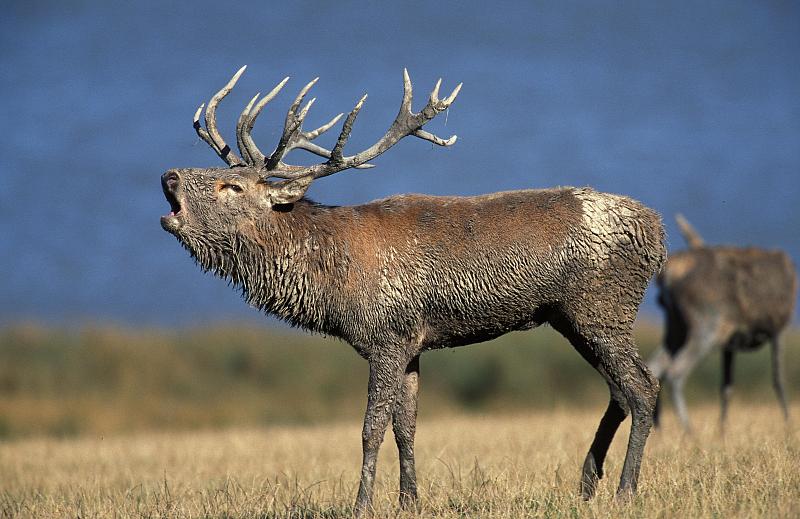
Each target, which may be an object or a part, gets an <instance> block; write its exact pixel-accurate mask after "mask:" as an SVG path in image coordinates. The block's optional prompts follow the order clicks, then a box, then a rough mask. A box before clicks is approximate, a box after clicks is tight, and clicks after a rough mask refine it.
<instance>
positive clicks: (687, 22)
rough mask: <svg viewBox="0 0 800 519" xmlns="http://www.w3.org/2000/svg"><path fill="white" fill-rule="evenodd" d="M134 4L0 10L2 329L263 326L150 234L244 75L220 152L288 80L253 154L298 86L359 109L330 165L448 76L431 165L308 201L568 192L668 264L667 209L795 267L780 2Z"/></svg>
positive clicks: (171, 244) (384, 163) (798, 251)
mask: <svg viewBox="0 0 800 519" xmlns="http://www.w3.org/2000/svg"><path fill="white" fill-rule="evenodd" d="M153 4H154V5H149V6H145V5H144V4H142V3H138V2H113V1H112V2H80V1H70V2H63V1H26V2H21V1H20V2H13V1H12V2H9V3H4V8H3V16H2V17H0V99H2V102H0V122H1V123H2V128H3V135H2V139H0V267H1V268H2V277H0V322H12V321H17V320H20V319H25V320H35V321H37V322H38V321H43V322H52V323H56V324H58V323H69V322H87V321H90V322H97V321H112V322H119V323H122V324H126V325H147V326H172V325H180V326H184V325H192V324H197V323H205V322H209V321H225V320H237V321H251V320H252V321H253V322H255V321H258V322H262V317H261V316H260V315H259V314H258V313H257V312H256V311H255V310H253V309H250V308H248V307H247V306H246V305H245V304H244V303H243V302H242V301H241V300H240V299H239V296H238V295H237V293H236V292H235V291H233V290H231V289H230V288H228V287H227V286H226V285H225V283H224V282H222V281H220V280H217V279H214V278H212V277H210V276H208V275H205V274H203V273H201V271H200V270H199V269H198V268H196V267H195V266H194V265H193V264H192V261H191V259H190V258H189V256H188V255H187V254H186V252H185V251H184V250H183V249H182V248H181V247H180V246H179V245H178V244H177V243H176V241H175V239H174V238H173V237H172V236H170V235H168V234H167V233H165V232H164V231H162V230H161V228H160V225H159V216H160V215H161V214H163V213H165V212H167V211H168V205H167V203H166V201H165V200H164V198H163V195H162V193H161V188H160V184H159V177H160V175H161V173H162V172H163V171H165V170H166V169H168V168H170V167H185V166H209V165H217V166H219V165H222V162H221V161H220V160H219V159H218V158H217V157H216V156H215V155H214V153H213V152H212V151H211V149H210V148H209V147H208V146H207V145H206V144H205V143H203V142H202V141H200V140H199V139H198V138H197V136H196V135H195V133H194V131H193V130H192V127H191V118H192V115H193V114H194V111H195V109H196V108H197V106H198V105H199V104H200V103H201V102H204V101H206V100H207V99H208V98H209V97H210V96H211V95H212V94H213V93H214V92H215V91H216V90H217V89H219V88H220V87H221V86H222V85H223V84H224V83H225V82H226V81H227V80H228V78H229V77H230V76H231V74H233V72H235V71H236V70H237V69H238V68H239V67H240V66H241V65H243V64H247V65H249V67H248V70H247V72H246V73H245V75H244V76H243V78H242V80H241V81H240V82H239V85H238V86H237V88H236V89H235V90H234V92H233V93H232V94H231V95H230V96H229V97H228V98H226V99H225V101H223V103H222V104H221V108H220V110H219V120H220V127H221V129H222V131H223V134H224V135H225V136H226V137H227V139H228V142H230V143H233V141H234V140H235V139H234V138H233V133H232V129H233V125H234V124H235V119H236V117H237V116H238V114H239V112H240V111H241V109H242V108H243V107H244V105H245V103H246V102H247V100H249V99H250V97H251V96H252V95H253V94H254V93H255V92H257V91H261V92H264V91H265V90H268V89H269V88H271V87H272V86H273V85H274V84H275V83H277V82H278V81H279V80H280V79H281V78H283V77H284V76H286V75H290V76H292V81H291V82H290V83H289V85H288V87H287V88H286V89H285V91H284V93H282V95H281V96H280V97H278V99H276V100H275V101H273V103H271V105H270V106H269V107H268V108H267V110H266V111H265V113H264V114H262V116H261V118H260V119H259V123H258V124H257V126H256V129H255V132H254V134H255V136H256V139H257V141H258V142H259V143H260V145H261V148H262V149H265V150H271V149H272V147H273V146H274V145H275V143H277V140H278V137H279V135H280V132H281V129H282V121H283V117H284V114H285V110H286V108H287V107H288V105H289V103H290V102H291V99H292V98H293V97H294V94H295V93H296V92H297V90H298V89H299V88H300V87H301V86H302V85H303V84H305V82H307V81H308V80H310V79H311V78H313V77H315V76H320V77H321V79H320V81H319V83H318V84H317V86H316V87H315V88H314V91H313V95H315V96H317V98H318V100H317V103H316V104H315V106H314V110H313V111H312V113H311V114H310V116H309V121H308V123H307V124H306V126H307V127H309V128H312V127H314V126H315V125H317V124H320V123H322V122H325V121H327V120H328V119H329V118H330V117H331V116H332V115H334V114H336V113H339V112H342V111H347V110H349V109H350V108H351V107H352V106H353V104H354V102H355V101H356V100H357V99H358V98H359V97H360V96H361V95H362V94H363V93H364V92H365V91H366V92H369V94H370V97H369V100H368V101H367V104H366V106H365V108H364V110H363V111H362V113H361V115H360V117H359V121H358V123H357V125H356V127H355V130H354V132H353V137H352V139H351V141H350V143H349V149H350V150H351V151H352V150H358V149H361V148H363V147H365V146H367V145H369V144H371V143H372V142H373V141H374V140H375V139H377V138H378V137H379V136H380V135H381V134H382V133H383V131H384V130H385V129H386V127H387V125H388V124H389V123H390V122H391V121H392V119H393V118H394V116H395V114H396V112H397V107H398V105H399V102H400V97H401V94H402V83H401V78H402V75H401V74H402V69H403V67H408V69H409V71H410V73H411V76H412V79H413V80H414V85H415V88H416V92H417V102H416V103H415V107H417V108H419V107H420V106H421V104H422V103H424V100H425V98H426V97H427V94H428V92H429V91H430V88H431V87H432V86H433V83H434V82H435V80H436V79H437V78H438V77H439V76H441V77H443V78H444V85H443V91H446V92H449V91H450V89H451V88H452V87H454V86H455V85H456V84H457V83H458V82H461V81H463V82H464V88H463V90H462V92H461V94H460V96H459V98H458V100H457V101H456V103H455V104H454V105H453V107H452V108H451V109H450V110H449V112H448V113H447V114H446V116H444V117H440V118H441V119H442V120H441V121H438V120H437V121H435V122H434V124H432V128H431V130H432V131H435V132H436V133H438V134H440V135H450V134H452V133H456V134H458V136H459V141H458V143H457V144H456V145H455V146H454V147H453V148H451V149H441V148H436V149H434V148H433V146H432V145H430V144H429V143H426V142H423V141H420V140H418V139H407V141H408V142H405V141H404V142H402V143H401V144H400V145H398V146H397V147H396V148H395V149H394V150H392V151H391V152H389V153H387V154H386V155H385V156H382V157H380V158H379V159H378V160H376V161H375V163H376V164H378V166H379V167H378V168H376V169H373V170H369V171H351V172H345V173H340V174H338V175H336V176H334V177H331V178H328V179H324V180H320V181H318V182H317V183H316V184H315V185H314V186H313V187H312V189H311V193H310V194H311V196H312V198H314V199H316V200H318V201H321V202H324V203H329V204H357V203H361V202H366V201H369V200H371V199H374V198H379V197H383V196H387V195H390V194H394V193H402V192H425V193H432V194H461V195H468V194H477V193H483V192H489V191H497V190H505V189H516V188H530V187H551V186H556V185H578V186H581V185H590V186H593V187H595V188H597V189H600V190H604V191H611V192H616V193H623V194H627V195H630V196H632V197H634V198H637V199H639V200H641V201H643V202H644V203H645V204H647V205H650V206H651V207H654V208H655V209H657V210H658V211H660V212H661V213H662V214H663V215H664V217H665V221H666V224H667V229H668V231H669V233H670V237H669V246H670V249H671V250H675V249H678V248H681V247H683V243H682V241H681V239H680V237H679V235H678V234H677V230H676V227H675V225H674V220H673V215H674V213H676V212H682V213H684V214H685V215H686V216H687V217H688V218H689V220H690V221H692V222H693V223H694V225H695V226H696V227H697V229H698V230H699V231H700V233H701V234H702V235H703V236H704V237H705V238H706V239H707V241H709V242H713V243H718V242H719V243H722V242H725V243H734V244H755V245H761V246H767V247H780V248H784V249H786V250H787V251H788V252H789V253H790V254H791V255H792V257H793V258H794V260H795V263H800V238H799V237H798V233H797V230H798V229H800V212H798V209H797V205H796V203H797V201H798V200H800V179H798V171H800V142H799V141H800V66H798V51H800V8H798V4H797V3H796V2H790V1H778V0H769V1H745V0H712V1H707V2H658V3H656V2H639V1H633V0H629V1H619V2H614V1H559V2H549V3H540V2H529V1H528V2H485V3H477V2H475V3H468V2H448V1H444V2H442V1H440V2H417V1H405V2H393V3H377V2H344V1H340V2H315V1H306V2H280V3H276V2H242V3H223V2H212V1H208V0H201V1H197V0H195V1H191V2H188V1H181V2H178V1H171V2H160V3H153ZM331 133H334V134H335V133H336V131H335V130H334V131H332V132H331ZM327 137H328V140H327V141H326V143H327V144H329V145H330V144H331V141H332V140H333V139H334V138H335V135H331V136H327ZM302 153H303V152H295V155H293V156H292V159H294V160H313V158H307V157H301V156H299V155H301V154H302ZM643 311H644V312H645V313H646V314H651V315H652V316H653V317H654V318H655V317H656V316H657V308H656V306H655V304H654V303H653V295H652V293H651V294H650V295H649V296H648V300H647V302H646V304H645V307H644V310H643Z"/></svg>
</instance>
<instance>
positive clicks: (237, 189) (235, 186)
mask: <svg viewBox="0 0 800 519" xmlns="http://www.w3.org/2000/svg"><path fill="white" fill-rule="evenodd" d="M222 189H229V190H230V191H233V192H234V193H236V194H239V193H241V192H242V191H244V189H242V186H240V185H239V184H223V185H222Z"/></svg>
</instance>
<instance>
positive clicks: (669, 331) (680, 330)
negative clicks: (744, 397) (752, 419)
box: [649, 215, 797, 430]
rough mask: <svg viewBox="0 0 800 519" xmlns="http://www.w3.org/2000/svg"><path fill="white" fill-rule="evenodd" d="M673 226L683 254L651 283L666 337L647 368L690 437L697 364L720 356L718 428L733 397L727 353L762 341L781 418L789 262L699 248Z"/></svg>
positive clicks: (684, 227)
mask: <svg viewBox="0 0 800 519" xmlns="http://www.w3.org/2000/svg"><path fill="white" fill-rule="evenodd" d="M676 219H677V221H678V227H679V228H680V230H681V233H682V234H683V237H684V239H685V240H686V243H687V244H688V245H689V248H688V249H687V250H684V251H681V252H678V253H676V254H672V255H671V256H670V258H669V261H667V263H666V266H665V267H664V270H663V272H662V273H661V274H660V275H659V276H658V287H659V291H660V293H659V298H658V301H659V304H660V305H661V306H662V307H663V308H664V313H665V314H666V319H665V336H664V345H663V347H662V348H661V349H660V350H658V351H657V352H656V353H655V355H654V356H653V357H652V358H651V359H650V362H649V366H650V369H651V370H652V371H653V373H654V374H655V375H656V376H657V377H659V378H660V379H661V380H662V381H664V380H665V381H667V382H669V385H670V387H671V388H672V400H673V404H674V405H675V409H676V411H677V413H678V417H679V419H680V421H681V424H682V425H683V427H684V429H686V430H689V416H688V414H687V412H686V402H685V401H684V398H683V385H684V382H685V381H686V377H687V376H689V373H691V372H692V370H693V369H694V367H695V366H696V365H697V363H698V362H699V361H700V360H701V359H703V358H704V357H705V356H706V355H708V354H709V353H711V352H712V351H713V350H720V351H721V352H722V387H721V391H720V397H721V405H722V411H721V413H720V424H721V425H722V426H724V423H725V417H726V415H727V412H728V400H729V399H730V396H731V392H732V390H733V355H734V353H735V352H737V351H752V350H755V349H757V348H759V347H761V346H762V345H763V344H764V343H765V342H767V341H769V343H770V344H771V345H772V382H773V386H774V388H775V392H776V394H777V395H778V401H779V402H780V405H781V409H782V410H783V416H784V418H786V419H788V417H789V409H788V407H787V405H786V395H785V393H784V389H783V385H784V384H783V371H782V367H781V342H780V334H781V332H782V331H783V330H784V329H785V328H786V325H787V324H788V323H789V321H790V320H791V317H792V313H793V309H794V300H795V292H796V290H797V276H796V274H795V270H794V268H793V267H792V262H791V260H790V259H789V256H787V255H786V254H785V253H783V252H781V251H772V250H764V249H758V248H755V247H746V248H745V247H725V246H714V247H711V246H706V245H705V243H704V241H703V239H702V238H701V237H700V235H699V234H698V233H697V231H695V230H694V228H692V226H691V225H690V224H689V222H688V221H686V219H685V218H683V216H681V215H678V216H677V218H676ZM659 407H660V406H656V414H655V416H654V419H655V421H656V422H658V419H659V416H658V415H659Z"/></svg>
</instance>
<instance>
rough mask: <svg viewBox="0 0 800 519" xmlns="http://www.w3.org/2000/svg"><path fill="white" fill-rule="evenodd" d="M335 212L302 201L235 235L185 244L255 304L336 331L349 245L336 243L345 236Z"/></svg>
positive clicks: (325, 330) (300, 323)
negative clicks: (336, 302)
mask: <svg viewBox="0 0 800 519" xmlns="http://www.w3.org/2000/svg"><path fill="white" fill-rule="evenodd" d="M336 209H337V208H335V207H330V206H324V205H320V204H316V203H314V202H312V201H310V200H305V199H302V200H300V201H298V202H296V203H295V204H294V206H293V207H291V208H288V207H287V210H285V211H280V210H276V211H274V213H273V214H272V215H271V216H270V218H263V219H259V220H254V221H253V222H250V223H248V224H246V225H243V226H242V227H240V228H239V229H238V232H237V233H235V234H234V235H232V236H225V237H220V238H221V239H220V240H219V241H216V240H214V241H213V242H211V241H209V242H206V243H202V244H199V243H187V244H186V246H187V248H188V249H189V251H190V252H191V254H192V256H194V258H195V260H196V261H197V262H198V264H199V265H200V266H201V267H202V268H203V269H205V270H206V271H210V272H213V273H214V274H216V275H217V276H219V277H221V278H223V279H226V280H227V281H228V282H229V283H230V284H231V285H233V286H235V287H237V288H239V289H240V290H241V291H242V295H243V296H244V298H245V299H246V300H247V302H248V303H249V304H250V305H251V306H254V307H256V308H258V309H260V310H262V311H264V312H266V313H269V314H274V315H276V316H277V317H279V318H281V319H283V320H285V321H287V322H289V323H290V324H292V325H293V326H299V327H303V328H306V329H308V330H311V331H316V332H321V333H335V331H336V324H335V323H336V322H337V321H338V319H336V316H335V315H334V314H333V309H334V308H335V305H333V304H331V303H333V302H334V301H335V300H337V299H339V298H338V296H337V294H339V293H340V292H341V290H340V288H339V280H342V279H344V278H345V277H346V275H345V274H346V272H347V269H348V266H349V261H348V255H347V254H346V250H345V248H346V247H343V244H342V243H341V242H339V243H337V242H336V241H335V237H336V236H341V233H338V234H337V233H336V232H335V227H336V226H337V218H338V217H339V216H338V215H337V214H336V212H337V211H336ZM204 241H205V240H204ZM214 242H215V243H214ZM211 243H214V246H209V245H211Z"/></svg>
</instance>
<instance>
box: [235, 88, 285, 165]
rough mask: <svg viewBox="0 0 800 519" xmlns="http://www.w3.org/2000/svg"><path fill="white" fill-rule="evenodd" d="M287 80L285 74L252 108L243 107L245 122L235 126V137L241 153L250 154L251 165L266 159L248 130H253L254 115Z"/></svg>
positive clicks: (271, 98) (255, 115) (275, 94)
mask: <svg viewBox="0 0 800 519" xmlns="http://www.w3.org/2000/svg"><path fill="white" fill-rule="evenodd" d="M287 81H289V76H286V77H285V78H283V80H282V81H281V82H280V83H278V84H277V85H275V87H274V88H273V89H272V90H270V92H269V94H267V95H265V96H264V97H262V98H261V100H260V101H259V102H258V104H256V105H255V106H254V107H253V108H252V109H250V108H249V105H248V108H247V109H245V111H246V112H247V115H246V117H245V122H244V124H243V125H242V127H241V128H239V127H237V134H236V138H237V140H238V141H239V150H240V151H241V152H242V154H243V155H244V154H247V155H249V156H250V162H249V163H250V164H251V165H253V166H256V165H261V164H263V163H264V161H265V160H266V156H265V155H264V153H262V151H261V150H260V149H258V146H256V143H255V141H253V137H252V135H251V133H250V132H252V131H253V126H254V125H255V124H256V117H258V114H260V113H261V110H263V109H264V107H265V106H267V103H269V102H270V101H272V100H273V99H274V98H275V96H277V95H278V93H279V92H280V91H281V89H282V88H283V86H284V85H285V84H286V82H287ZM242 115H244V112H242ZM243 146H244V147H243ZM245 150H246V151H245Z"/></svg>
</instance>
